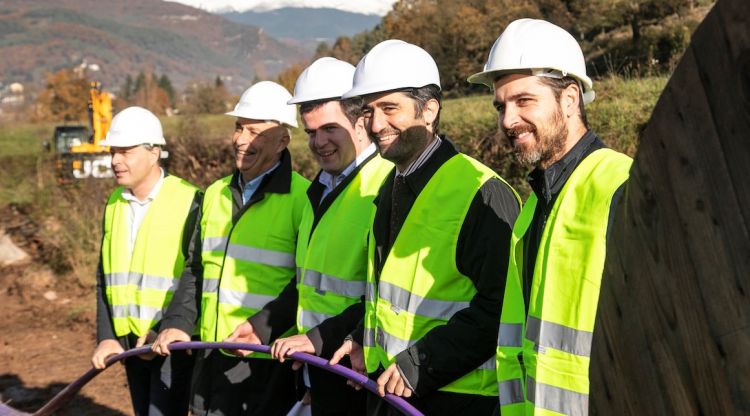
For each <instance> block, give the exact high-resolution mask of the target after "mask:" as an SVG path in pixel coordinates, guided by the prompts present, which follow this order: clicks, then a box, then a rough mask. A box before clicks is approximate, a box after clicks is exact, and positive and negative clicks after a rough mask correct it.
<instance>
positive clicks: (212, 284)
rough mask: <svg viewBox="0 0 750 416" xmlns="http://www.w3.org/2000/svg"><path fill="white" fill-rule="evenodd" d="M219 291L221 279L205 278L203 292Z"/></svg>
mask: <svg viewBox="0 0 750 416" xmlns="http://www.w3.org/2000/svg"><path fill="white" fill-rule="evenodd" d="M218 291H219V279H203V293H216V292H218Z"/></svg>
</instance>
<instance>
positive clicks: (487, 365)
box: [477, 356, 497, 371]
mask: <svg viewBox="0 0 750 416" xmlns="http://www.w3.org/2000/svg"><path fill="white" fill-rule="evenodd" d="M496 364H497V362H496V361H495V357H494V356H493V357H492V358H490V359H489V360H487V361H485V362H483V363H482V365H480V366H479V367H477V368H478V369H479V370H493V371H494V370H495V369H496V368H497V367H496Z"/></svg>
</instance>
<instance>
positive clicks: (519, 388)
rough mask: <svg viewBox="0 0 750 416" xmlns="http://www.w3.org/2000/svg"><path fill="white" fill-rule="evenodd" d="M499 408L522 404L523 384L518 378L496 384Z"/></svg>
mask: <svg viewBox="0 0 750 416" xmlns="http://www.w3.org/2000/svg"><path fill="white" fill-rule="evenodd" d="M497 391H498V395H499V397H500V406H507V405H510V404H516V403H523V402H524V400H523V383H522V382H521V379H520V378H516V379H513V380H506V381H501V382H499V383H497Z"/></svg>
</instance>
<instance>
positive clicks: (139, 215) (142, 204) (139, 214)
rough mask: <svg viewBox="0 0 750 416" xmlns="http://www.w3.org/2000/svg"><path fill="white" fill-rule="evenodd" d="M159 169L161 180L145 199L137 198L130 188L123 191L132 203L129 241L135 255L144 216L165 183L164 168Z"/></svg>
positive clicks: (123, 195)
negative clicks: (136, 242) (136, 240)
mask: <svg viewBox="0 0 750 416" xmlns="http://www.w3.org/2000/svg"><path fill="white" fill-rule="evenodd" d="M159 170H160V171H161V176H160V177H159V180H158V181H156V184H154V187H153V188H151V192H149V193H148V195H147V196H146V199H144V200H143V201H141V200H139V199H138V198H136V197H135V195H133V193H132V192H131V191H130V189H125V190H123V191H122V197H123V198H125V200H126V201H128V205H130V236H129V239H128V241H129V242H130V254H131V255H133V248H134V247H135V238H136V237H137V236H138V230H139V229H140V228H141V223H142V222H143V218H144V217H145V216H146V213H147V212H148V208H149V206H151V201H153V200H154V198H156V195H157V194H158V193H159V189H161V185H162V184H163V183H164V169H162V168H159Z"/></svg>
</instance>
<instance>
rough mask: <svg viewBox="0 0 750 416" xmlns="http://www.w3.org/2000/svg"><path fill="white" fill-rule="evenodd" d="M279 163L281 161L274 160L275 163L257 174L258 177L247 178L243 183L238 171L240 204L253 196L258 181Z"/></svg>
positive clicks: (258, 183) (258, 184)
mask: <svg viewBox="0 0 750 416" xmlns="http://www.w3.org/2000/svg"><path fill="white" fill-rule="evenodd" d="M280 165H281V161H278V162H276V164H275V165H273V166H271V169H268V170H267V171H265V172H263V173H261V174H260V175H258V177H256V178H253V179H251V180H249V181H248V182H246V183H245V184H244V185H243V184H242V174H241V173H240V174H239V175H237V184H238V185H239V186H240V189H242V204H243V205H244V204H247V201H249V200H250V198H252V197H253V194H255V191H257V190H258V187H259V186H260V183H261V182H263V178H265V177H266V176H268V174H269V173H271V172H273V171H274V170H275V169H276V168H278V167H279V166H280Z"/></svg>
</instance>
